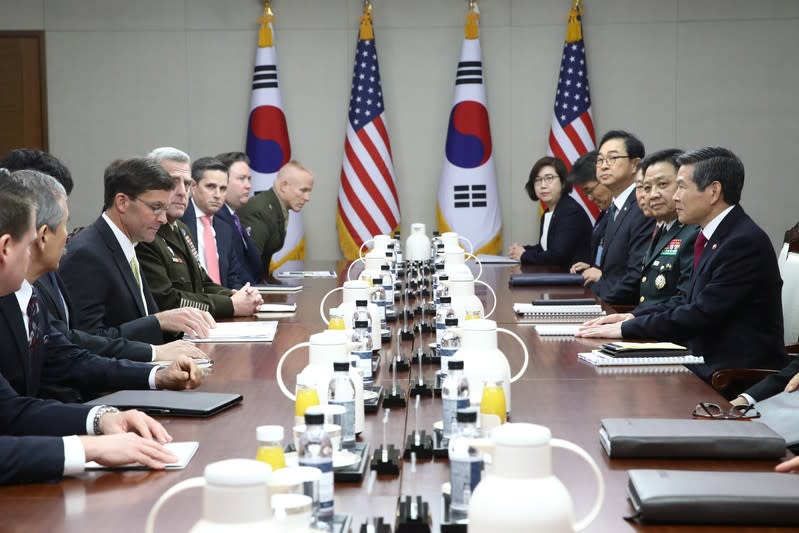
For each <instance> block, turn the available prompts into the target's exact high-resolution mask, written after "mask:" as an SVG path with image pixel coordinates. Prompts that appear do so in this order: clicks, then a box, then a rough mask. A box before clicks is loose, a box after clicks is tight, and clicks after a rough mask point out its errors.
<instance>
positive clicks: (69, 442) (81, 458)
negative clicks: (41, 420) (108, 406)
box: [61, 405, 102, 476]
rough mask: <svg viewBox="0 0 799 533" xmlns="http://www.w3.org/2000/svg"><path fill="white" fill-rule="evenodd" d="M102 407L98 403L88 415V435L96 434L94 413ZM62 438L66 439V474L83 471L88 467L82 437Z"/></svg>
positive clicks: (70, 474)
mask: <svg viewBox="0 0 799 533" xmlns="http://www.w3.org/2000/svg"><path fill="white" fill-rule="evenodd" d="M100 407H102V406H101V405H96V406H94V407H92V410H91V411H89V414H88V415H87V416H86V434H87V435H94V415H95V414H96V413H97V410H98V409H99V408H100ZM61 438H62V440H63V441H64V475H65V476H74V475H77V474H80V473H82V472H83V470H84V469H85V468H86V450H84V449H83V443H81V441H80V437H79V436H77V435H70V436H68V437H61Z"/></svg>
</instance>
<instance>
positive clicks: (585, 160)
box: [567, 150, 596, 186]
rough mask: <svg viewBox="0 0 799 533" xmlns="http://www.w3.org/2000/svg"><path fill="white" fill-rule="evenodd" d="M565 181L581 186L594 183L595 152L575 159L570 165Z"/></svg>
mask: <svg viewBox="0 0 799 533" xmlns="http://www.w3.org/2000/svg"><path fill="white" fill-rule="evenodd" d="M567 181H568V182H569V183H574V184H576V185H581V186H582V185H585V184H586V183H588V182H591V181H596V150H591V151H590V152H588V153H586V154H583V155H581V156H580V157H578V158H577V160H576V161H575V162H574V164H573V165H572V169H571V171H570V172H569V177H568V178H567Z"/></svg>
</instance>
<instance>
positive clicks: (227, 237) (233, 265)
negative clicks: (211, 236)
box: [183, 202, 244, 289]
mask: <svg viewBox="0 0 799 533" xmlns="http://www.w3.org/2000/svg"><path fill="white" fill-rule="evenodd" d="M226 209H227V208H226V207H225V206H222V209H220V211H224V210H226ZM183 222H184V223H185V224H186V227H187V228H188V229H189V233H190V234H191V239H192V240H193V241H194V245H195V246H198V245H197V214H196V211H195V210H194V202H189V206H188V207H187V208H186V212H185V213H183ZM211 224H212V225H213V227H214V232H216V237H215V238H216V253H217V255H218V256H219V278H220V280H221V282H222V283H221V285H223V286H225V287H228V288H229V289H240V288H241V286H242V285H244V282H243V281H241V264H240V263H239V256H238V254H236V253H234V251H233V243H234V242H238V241H236V235H237V234H238V231H235V228H231V227H230V225H229V224H227V223H226V222H224V221H223V220H220V219H219V217H218V213H217V214H216V215H214V218H213V219H212V221H211Z"/></svg>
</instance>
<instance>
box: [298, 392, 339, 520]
mask: <svg viewBox="0 0 799 533" xmlns="http://www.w3.org/2000/svg"><path fill="white" fill-rule="evenodd" d="M317 409H318V408H310V409H309V411H311V412H306V413H305V432H303V433H302V434H301V435H300V440H299V446H300V447H299V449H298V450H297V453H298V460H299V464H300V466H312V467H314V468H318V469H319V470H321V472H322V477H321V478H320V479H319V516H318V517H317V518H318V519H319V520H320V521H322V522H328V523H332V522H333V444H332V443H331V442H330V435H328V434H327V433H326V432H325V428H324V423H325V415H324V413H323V412H321V411H318V410H317Z"/></svg>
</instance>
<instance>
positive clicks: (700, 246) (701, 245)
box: [694, 231, 707, 270]
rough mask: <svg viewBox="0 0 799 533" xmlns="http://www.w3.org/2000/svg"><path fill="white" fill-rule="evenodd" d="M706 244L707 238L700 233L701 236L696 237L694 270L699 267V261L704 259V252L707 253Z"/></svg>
mask: <svg viewBox="0 0 799 533" xmlns="http://www.w3.org/2000/svg"><path fill="white" fill-rule="evenodd" d="M705 244H707V237H705V234H704V233H702V232H701V231H700V232H699V235H697V236H696V242H694V270H696V267H697V266H699V260H700V259H702V252H704V251H705Z"/></svg>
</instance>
